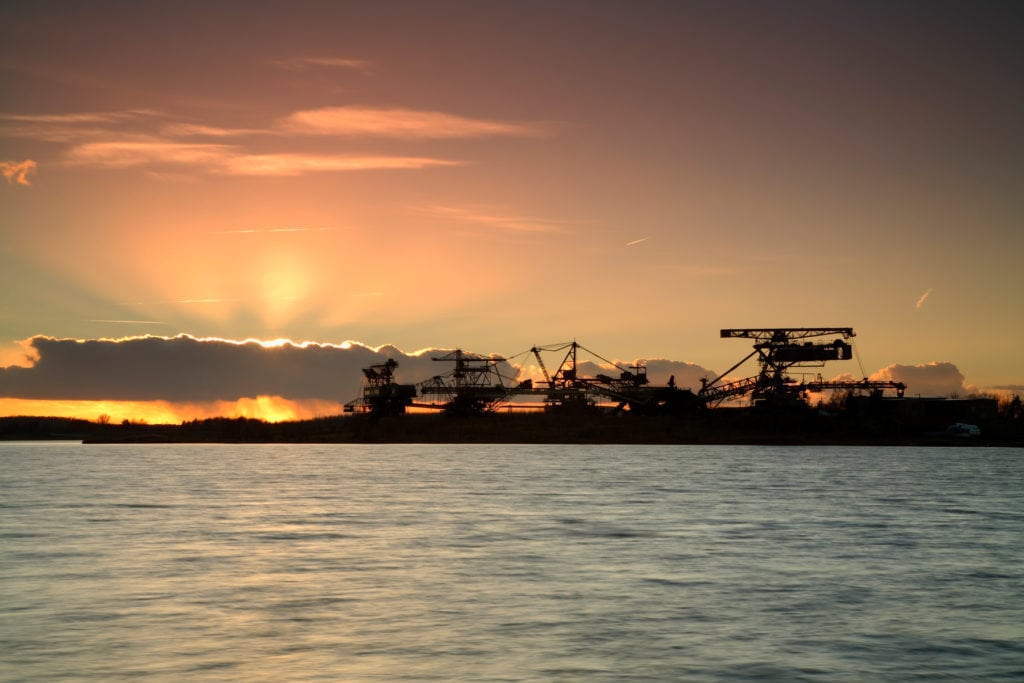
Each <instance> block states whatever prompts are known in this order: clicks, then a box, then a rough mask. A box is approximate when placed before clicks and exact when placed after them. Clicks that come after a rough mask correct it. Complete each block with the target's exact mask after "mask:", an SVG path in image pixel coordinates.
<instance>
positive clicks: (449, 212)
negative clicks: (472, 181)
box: [416, 205, 566, 232]
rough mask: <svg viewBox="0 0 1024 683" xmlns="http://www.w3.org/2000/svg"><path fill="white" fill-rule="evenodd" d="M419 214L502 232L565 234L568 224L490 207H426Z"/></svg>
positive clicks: (419, 209) (421, 208)
mask: <svg viewBox="0 0 1024 683" xmlns="http://www.w3.org/2000/svg"><path fill="white" fill-rule="evenodd" d="M416 211H417V212H418V213H422V214H426V215H428V216H431V217H433V218H440V219H445V220H451V221H458V222H461V223H475V224H478V225H486V226H488V227H491V228H499V229H502V230H515V231H519V232H565V230H566V224H565V223H564V222H561V221H553V220H547V219H541V218H532V217H526V216H516V215H512V214H508V213H506V212H504V211H501V210H500V209H494V208H489V207H477V206H469V207H459V206H438V205H435V206H425V207H420V208H418V209H416Z"/></svg>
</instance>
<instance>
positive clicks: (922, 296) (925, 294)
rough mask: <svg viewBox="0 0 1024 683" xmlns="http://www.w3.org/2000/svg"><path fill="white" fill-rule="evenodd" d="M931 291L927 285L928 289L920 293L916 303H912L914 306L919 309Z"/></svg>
mask: <svg viewBox="0 0 1024 683" xmlns="http://www.w3.org/2000/svg"><path fill="white" fill-rule="evenodd" d="M931 293H932V289H931V288H930V287H929V288H928V291H927V292H925V293H924V294H922V295H921V297H920V298H919V299H918V300H917V303H916V304H914V308H916V309H918V310H920V308H921V307H922V306H924V302H925V301H927V300H928V297H929V296H931Z"/></svg>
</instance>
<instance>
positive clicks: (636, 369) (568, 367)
mask: <svg viewBox="0 0 1024 683" xmlns="http://www.w3.org/2000/svg"><path fill="white" fill-rule="evenodd" d="M542 351H545V352H554V353H560V352H562V351H565V356H564V357H563V359H562V362H561V363H559V365H558V369H557V370H556V371H555V373H554V374H550V375H549V374H548V370H547V367H546V366H545V364H544V359H543V357H542V356H541V352H542ZM580 351H584V352H586V353H588V354H590V355H591V356H593V357H594V358H596V359H598V360H600V361H601V362H602V363H604V365H605V366H611V367H613V368H615V369H617V370H618V371H619V376H618V377H611V376H609V375H605V374H601V373H598V374H596V375H595V376H594V377H584V376H583V375H582V374H581V373H580V371H579V364H578V358H579V356H578V354H579V352H580ZM529 353H532V354H533V355H534V357H535V358H536V360H537V366H538V368H539V369H540V371H541V373H542V374H543V376H544V381H543V382H538V384H544V386H543V387H535V386H533V384H532V383H531V385H530V389H531V390H529V391H526V390H525V389H526V387H522V386H521V387H520V388H518V389H517V390H516V392H515V393H517V394H523V393H532V394H540V395H543V396H544V402H545V405H546V407H548V408H569V407H589V406H595V405H597V403H598V402H599V401H603V402H606V403H609V402H610V403H612V404H613V410H614V411H616V412H617V411H621V410H629V411H630V412H632V413H647V414H650V413H678V412H681V411H682V410H684V409H685V408H687V407H692V406H693V405H695V403H696V400H695V396H694V395H693V392H691V391H689V390H684V389H679V388H677V387H676V386H675V383H674V381H673V382H670V384H669V385H668V386H665V387H652V386H650V385H649V382H648V379H647V368H646V366H644V365H643V364H641V363H639V362H638V363H636V364H634V365H631V366H629V367H628V368H625V367H622V366H621V365H619V364H618V363H615V362H613V361H610V360H608V359H607V358H604V357H602V356H600V355H598V354H596V353H594V352H593V351H590V350H589V349H587V348H585V347H583V346H582V345H580V344H579V343H577V342H576V341H575V340H574V341H572V342H569V343H567V344H555V345H552V346H541V347H538V346H534V347H533V348H531V349H530V351H529ZM527 381H529V380H527ZM524 384H525V383H524Z"/></svg>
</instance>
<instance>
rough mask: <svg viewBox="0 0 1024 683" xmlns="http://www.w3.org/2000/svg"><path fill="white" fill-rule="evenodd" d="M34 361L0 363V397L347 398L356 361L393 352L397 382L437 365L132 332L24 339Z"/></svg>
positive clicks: (328, 347)
mask: <svg viewBox="0 0 1024 683" xmlns="http://www.w3.org/2000/svg"><path fill="white" fill-rule="evenodd" d="M28 346H29V348H30V350H31V353H32V354H33V355H34V356H35V358H36V360H35V364H34V365H32V366H31V367H17V366H12V367H7V368H3V369H0V396H4V397H11V398H26V399H73V400H89V399H106V400H120V401H152V400H165V401H234V400H237V399H239V398H244V397H254V396H265V395H272V396H281V397H285V398H290V399H322V400H329V401H342V402H343V401H346V400H348V399H351V398H354V397H355V396H356V395H358V393H359V378H360V377H361V368H363V367H366V366H368V365H371V364H373V363H383V362H384V361H385V360H387V359H388V358H395V359H396V360H397V361H398V363H399V366H400V369H399V373H400V377H399V378H400V379H401V381H405V382H418V381H421V380H423V379H426V378H428V377H431V376H433V375H435V374H438V373H439V372H442V371H443V370H444V368H440V367H439V366H440V365H441V364H439V363H433V362H431V361H430V359H429V357H426V356H424V355H406V354H404V353H402V352H401V351H399V350H398V349H396V348H394V347H390V346H388V347H381V348H380V349H371V348H369V347H365V346H362V345H358V344H341V345H333V344H311V343H306V344H293V343H291V342H285V343H279V344H267V343H260V342H256V341H247V342H233V341H226V340H219V339H197V338H195V337H191V336H187V335H180V336H177V337H170V338H167V337H136V338H128V339H123V340H107V339H100V340H87V341H79V340H75V339H53V338H50V337H33V338H32V339H31V340H29V341H28Z"/></svg>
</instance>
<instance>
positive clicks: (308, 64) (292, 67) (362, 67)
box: [270, 57, 372, 73]
mask: <svg viewBox="0 0 1024 683" xmlns="http://www.w3.org/2000/svg"><path fill="white" fill-rule="evenodd" d="M270 63H271V64H273V65H274V66H278V67H280V68H282V69H287V70H289V71H304V70H306V69H315V68H326V69H349V70H352V71H360V72H363V73H367V72H369V71H370V69H371V67H372V65H371V64H370V62H368V61H366V60H365V59H349V58H345V57H292V58H289V59H274V60H271V61H270Z"/></svg>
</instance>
